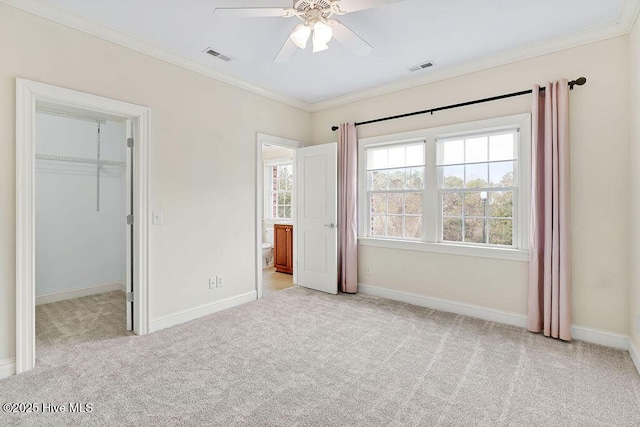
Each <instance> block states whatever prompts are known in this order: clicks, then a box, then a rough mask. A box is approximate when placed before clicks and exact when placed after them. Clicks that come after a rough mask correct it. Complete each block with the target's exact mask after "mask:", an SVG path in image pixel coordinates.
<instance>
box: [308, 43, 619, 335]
mask: <svg viewBox="0 0 640 427" xmlns="http://www.w3.org/2000/svg"><path fill="white" fill-rule="evenodd" d="M628 45H629V38H628V37H626V36H625V37H618V38H615V39H610V40H607V41H603V42H599V43H594V44H590V45H586V46H582V47H579V48H575V49H571V50H566V51H563V52H559V53H555V54H551V55H546V56H542V57H538V58H534V59H530V60H526V61H521V62H517V63H513V64H509V65H505V66H501V67H496V68H494V69H490V70H486V71H482V72H477V73H473V74H469V75H465V76H461V77H457V78H452V79H449V80H444V81H440V82H437V83H432V84H429V85H425V86H421V87H417V88H413V89H410V90H405V91H400V92H396V93H392V94H388V95H384V96H379V97H376V98H373V99H369V100H366V101H360V102H356V103H352V104H349V105H345V106H341V107H337V108H332V109H329V110H325V111H321V112H317V113H314V114H313V116H312V128H313V138H314V142H315V143H322V142H329V141H333V140H335V138H336V135H335V133H333V132H331V130H330V128H331V126H332V125H337V124H339V123H341V122H346V121H363V120H367V119H374V118H378V117H383V116H388V115H395V114H399V113H404V112H411V111H415V110H422V109H425V108H429V107H438V106H442V105H447V104H452V103H458V102H463V101H469V100H473V99H477V98H484V97H489V96H494V95H498V94H502V93H509V92H514V91H519V90H523V89H527V88H529V87H531V85H532V84H533V83H534V82H538V83H544V82H545V81H547V80H555V79H559V78H562V77H566V78H569V79H572V78H577V77H580V76H585V77H587V79H588V83H587V85H586V86H584V87H581V88H578V89H576V90H575V91H573V92H572V93H571V136H572V144H573V145H572V152H571V179H572V196H571V201H572V205H573V211H572V216H571V223H572V233H573V236H572V243H573V262H572V274H573V307H574V312H573V321H574V324H577V325H582V326H588V327H593V328H599V329H603V330H605V331H612V332H618V333H621V334H627V333H628V319H629V314H628V312H629V309H628V302H627V298H628V295H629V257H628V251H629V243H628V242H629V238H628V234H629V228H630V224H629V213H628V212H629V161H628V156H629V95H628V92H629V50H628V49H629V46H628ZM530 111H531V97H529V96H523V97H519V98H512V99H508V100H503V101H499V102H492V103H488V104H482V105H477V106H472V107H466V108H461V109H456V110H450V111H444V112H439V113H436V114H435V115H433V116H431V115H423V116H416V117H413V118H405V119H399V120H395V121H390V122H385V123H379V124H374V125H368V126H363V127H361V128H359V136H360V137H369V136H377V135H384V134H391V133H398V132H403V131H409V130H415V129H423V128H429V127H434V126H441V125H447V124H453V123H460V122H468V121H473V120H480V119H486V118H491V117H498V116H505V115H511V114H516V113H525V112H530ZM365 264H370V265H372V266H373V270H372V274H370V275H365V274H364V265H365ZM359 275H360V282H363V283H367V284H371V285H376V286H380V287H384V288H390V289H394V290H399V291H405V292H411V293H416V294H420V295H425V296H434V297H440V298H446V299H451V300H455V301H460V302H464V303H470V304H478V305H482V306H486V307H491V308H496V309H500V310H506V311H511V312H516V313H521V314H526V311H527V308H526V307H527V306H526V293H527V263H523V262H513V261H502V260H488V259H480V258H471V257H463V256H452V255H442V254H432V253H422V252H409V251H402V250H395V249H381V248H373V247H366V248H361V252H360V257H359Z"/></svg>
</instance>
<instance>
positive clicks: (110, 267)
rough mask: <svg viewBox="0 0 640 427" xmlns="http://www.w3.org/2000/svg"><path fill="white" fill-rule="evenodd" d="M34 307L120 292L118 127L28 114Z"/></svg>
mask: <svg viewBox="0 0 640 427" xmlns="http://www.w3.org/2000/svg"><path fill="white" fill-rule="evenodd" d="M35 149H36V154H35V212H36V218H35V249H36V250H35V265H36V277H35V279H36V304H44V303H49V302H55V301H59V300H62V299H69V298H75V297H78V296H84V295H89V294H91V293H100V292H106V291H112V290H116V289H121V290H124V283H125V277H126V234H125V233H126V221H125V215H126V212H125V210H126V194H127V192H126V182H127V180H126V123H125V122H124V121H120V122H118V121H109V120H102V119H97V118H93V117H90V116H84V115H82V114H76V113H67V112H60V111H52V110H45V109H42V110H38V111H37V114H36V147H35Z"/></svg>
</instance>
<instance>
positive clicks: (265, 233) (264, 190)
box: [256, 134, 302, 298]
mask: <svg viewBox="0 0 640 427" xmlns="http://www.w3.org/2000/svg"><path fill="white" fill-rule="evenodd" d="M257 140H258V144H257V162H256V176H257V178H258V179H257V180H256V181H257V185H256V194H257V203H256V207H257V209H256V235H257V237H258V238H257V246H258V256H257V257H256V258H257V262H256V271H257V277H256V283H257V286H256V288H257V289H256V291H257V294H258V298H262V296H263V295H268V294H270V293H273V292H278V291H281V290H283V289H287V288H290V287H291V286H293V285H294V284H296V283H297V237H296V232H295V231H296V221H297V218H296V213H297V209H296V191H295V189H296V159H297V149H298V148H300V147H302V143H299V142H296V141H291V140H287V139H284V138H278V137H274V136H270V135H264V134H258V138H257Z"/></svg>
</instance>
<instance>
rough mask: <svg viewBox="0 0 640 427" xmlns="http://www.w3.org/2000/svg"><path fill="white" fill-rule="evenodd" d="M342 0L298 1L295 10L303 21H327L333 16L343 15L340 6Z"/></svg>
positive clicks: (294, 6)
mask: <svg viewBox="0 0 640 427" xmlns="http://www.w3.org/2000/svg"><path fill="white" fill-rule="evenodd" d="M339 3H340V0H297V1H295V3H294V5H293V8H294V9H295V10H296V15H297V16H298V18H300V19H301V20H303V21H307V20H309V19H318V20H323V21H324V20H326V19H327V18H330V17H331V16H332V15H342V14H343V13H344V12H342V11H341V10H340V6H339V5H338V4H339Z"/></svg>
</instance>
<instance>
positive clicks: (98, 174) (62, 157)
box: [16, 79, 150, 374]
mask: <svg viewBox="0 0 640 427" xmlns="http://www.w3.org/2000/svg"><path fill="white" fill-rule="evenodd" d="M149 112H150V111H149V109H148V108H147V107H142V106H138V105H134V104H130V103H126V102H122V101H117V100H113V99H109V98H104V97H100V96H96V95H91V94H88V93H83V92H78V91H74V90H70V89H65V88H61V87H56V86H52V85H48V84H44V83H40V82H34V81H30V80H24V79H16V373H18V374H20V373H22V372H26V371H29V370H31V369H33V368H34V366H35V364H36V311H37V310H36V303H38V302H40V303H42V304H41V305H42V306H44V305H46V304H45V303H47V302H48V303H53V304H56V303H58V302H62V303H64V302H65V301H70V300H72V299H76V298H70V299H67V297H80V299H82V297H83V295H84V297H86V298H88V297H90V295H88V294H89V293H91V294H94V295H96V292H97V291H111V289H112V288H113V289H114V291H113V292H117V293H118V296H119V300H118V302H116V303H114V304H120V312H121V313H122V312H123V311H124V312H126V313H127V314H126V316H125V319H122V317H121V316H120V318H119V322H120V323H119V325H121V326H124V329H125V330H133V332H134V333H135V334H137V335H143V334H146V333H148V331H149V315H148V313H149V307H148V266H149V257H148V253H149V250H148V245H149V240H148V234H149V233H148V228H149V220H148V216H149V206H148V199H149V184H148V181H149V179H148V163H149V154H148V153H149ZM45 115H46V116H47V117H48V118H44V117H45ZM63 119H64V120H63ZM47 120H48V121H49V123H48V124H47V125H46V126H45V127H44V128H43V127H42V126H43V124H44V123H45V121H47ZM71 121H74V122H75V121H82V122H83V125H81V126H80V127H79V128H78V129H80V130H77V132H78V133H79V134H83V135H85V136H84V137H83V138H81V139H82V140H83V141H85V142H84V144H85V146H84V147H81V148H78V147H75V148H73V147H74V143H72V142H71V141H70V140H69V139H71V138H72V137H74V136H73V133H74V132H73V131H71V132H69V133H67V134H66V135H65V134H61V135H62V136H60V135H58V136H57V137H56V138H53V139H54V140H55V141H49V142H45V143H44V144H45V145H44V146H43V145H42V141H38V140H37V137H38V135H39V134H40V135H43V136H47V134H49V136H53V135H54V133H55V132H56V130H55V129H56V128H61V129H66V130H67V131H68V130H69V129H71V127H70V126H67V125H68V124H69V123H71ZM64 123H66V124H64ZM76 124H77V123H76ZM85 125H86V126H85ZM123 126H124V127H123ZM98 127H100V132H98ZM108 127H112V128H113V130H114V131H115V134H114V135H115V138H116V139H118V144H119V146H118V147H113V149H114V150H116V151H113V152H110V150H109V149H107V148H106V147H103V146H102V144H101V143H98V136H100V137H101V136H102V135H101V134H102V132H103V129H104V132H105V133H106V128H108ZM81 128H82V129H81ZM123 129H126V130H125V131H124V132H123ZM86 135H91V136H90V137H88V136H86ZM85 138H86V139H85ZM101 142H102V141H101ZM123 147H124V149H125V150H126V155H125V157H126V158H125V157H122V156H121V154H122V153H121V151H118V150H122V148H123ZM76 149H78V150H80V151H74V150H76ZM83 149H86V150H87V151H86V152H83V151H82V150H83ZM103 149H104V151H103ZM50 150H52V151H50ZM56 150H57V151H56ZM117 153H120V157H118V154H117ZM112 156H113V157H112ZM45 164H46V165H45ZM70 164H73V165H74V167H75V168H76V169H73V168H71V169H69V166H70ZM39 168H40V169H41V170H39ZM47 168H49V169H50V170H49V171H48V172H47V171H45V169H47ZM53 170H55V172H54V171H53ZM123 170H124V172H123ZM89 171H91V173H90V174H89ZM67 175H68V176H67ZM78 177H81V178H82V179H80V178H78ZM112 178H113V181H112V182H109V181H110V180H111V179H112ZM73 179H77V181H73ZM48 181H51V182H48ZM38 182H41V183H44V184H45V185H44V186H42V187H40V188H38V187H37V184H38ZM74 182H75V184H74ZM89 182H91V184H90V185H89ZM118 182H126V189H125V191H124V192H122V193H123V194H125V200H124V201H122V197H121V196H119V199H120V202H113V200H112V199H111V196H113V194H115V193H112V192H111V190H114V189H115V188H117V187H119V184H118ZM47 184H50V185H49V186H48V187H47ZM89 190H90V191H89ZM81 192H82V193H83V194H84V195H88V198H86V199H84V201H83V202H78V201H77V200H75V201H70V200H71V198H73V197H74V195H77V194H76V193H81ZM47 198H49V199H48V200H47ZM65 198H66V199H65ZM62 199H64V200H65V201H62ZM107 200H109V201H107ZM67 203H68V204H69V205H68V206H66V207H67V210H66V211H63V210H59V211H56V212H53V210H51V209H52V208H56V207H60V206H61V205H65V204H67ZM83 203H86V204H87V206H90V209H91V210H93V212H94V215H95V213H96V212H97V211H98V209H101V210H102V212H104V213H106V212H107V211H109V212H111V211H112V213H113V217H112V220H113V222H114V223H115V222H116V221H118V222H119V224H120V225H119V227H120V228H119V231H113V236H112V235H111V234H110V233H102V234H100V233H97V234H100V236H99V239H98V240H102V244H103V245H105V246H107V244H106V241H107V240H109V239H112V238H113V239H114V247H119V248H121V251H119V252H118V253H117V254H116V255H115V257H114V259H115V260H116V261H117V262H119V263H120V265H122V263H123V262H124V265H125V267H124V270H125V274H124V280H123V279H122V277H123V274H122V268H117V267H113V266H111V267H112V268H115V270H119V271H116V272H115V274H116V275H117V278H116V279H115V280H116V282H114V283H100V284H98V285H97V286H92V285H95V283H90V282H92V281H93V280H89V279H86V278H85V279H79V278H78V277H79V276H81V274H80V272H82V271H83V270H87V269H86V268H85V266H84V265H82V264H83V263H84V262H87V260H86V259H84V258H83V257H85V255H87V254H85V253H84V251H85V250H86V247H87V246H86V245H87V242H86V241H82V238H84V237H86V234H91V233H93V232H95V230H94V231H92V227H94V226H96V223H91V221H87V222H85V221H86V218H85V220H83V219H81V218H80V217H79V215H80V212H76V210H79V209H80V208H81V207H82V205H83ZM122 206H126V208H125V209H121V208H122ZM38 207H41V208H43V209H49V210H48V211H47V210H45V211H42V212H41V211H39V210H38ZM83 209H84V207H83ZM88 210H89V209H87V212H88ZM87 212H85V214H86V213H87ZM42 213H44V214H45V215H44V216H41V214H42ZM116 216H119V217H120V218H119V219H117V218H116ZM54 219H55V221H53V223H54V224H53V227H50V225H48V224H46V222H47V221H51V220H54ZM65 221H67V222H68V223H67V224H64V222H65ZM56 225H57V226H58V227H59V228H60V229H64V230H65V233H64V235H60V234H58V235H56V233H57V232H58V233H59V232H60V230H56ZM89 225H90V226H89ZM46 227H49V228H48V229H47V228H46ZM45 229H46V230H47V231H43V230H45ZM38 230H40V233H41V235H40V236H38V235H37V231H38ZM114 230H115V229H114ZM123 234H124V242H125V245H126V246H125V248H124V250H123V251H122V242H123V239H122V235H123ZM39 237H42V238H44V239H45V241H44V242H48V243H47V244H45V245H44V246H42V243H43V242H41V241H38V238H39ZM71 243H73V244H71ZM47 248H48V249H47ZM63 251H67V252H68V253H67V254H66V255H68V258H70V259H72V261H75V262H74V263H73V264H70V265H66V268H65V269H61V270H58V271H56V270H55V268H57V267H60V266H56V265H53V264H55V262H59V261H60V260H59V259H58V258H56V257H58V256H62V255H63V254H60V253H57V252H63ZM87 252H89V251H87ZM123 253H124V259H123ZM101 256H104V252H102V255H100V254H99V253H96V252H91V255H90V256H89V257H87V258H90V259H91V260H98V259H100V257H101ZM48 257H50V258H52V259H53V262H49V265H47V261H46V260H47V258H48ZM37 261H41V262H40V263H38V264H37ZM40 267H43V268H45V270H40V271H39V272H38V271H37V269H39V268H40ZM95 268H96V267H95V266H94V267H93V269H95ZM91 269H92V268H89V269H88V270H91ZM43 271H48V272H49V273H46V274H50V275H51V277H49V279H51V280H50V281H49V282H48V283H45V282H46V281H45V282H43V283H41V284H44V286H45V288H44V289H43V288H42V287H41V286H38V287H39V288H40V289H37V288H38V287H37V281H38V279H39V277H38V276H42V275H43V274H45V273H43ZM84 273H87V271H84ZM91 273H95V272H91ZM102 273H104V274H105V275H104V276H100V277H101V278H99V279H97V280H98V281H102V280H105V279H104V277H107V276H108V274H107V273H108V272H107V273H105V272H102ZM56 275H58V278H62V279H61V280H56V277H54V276H56ZM74 275H76V276H74ZM41 278H43V279H45V278H44V277H41ZM109 280H111V279H109ZM121 281H123V282H124V285H125V288H126V294H125V293H123V292H122V283H120V282H121ZM71 282H73V284H74V286H72V289H69V288H67V289H63V288H56V286H58V285H60V284H62V285H63V286H65V285H66V284H68V283H71ZM46 286H49V288H46ZM101 294H107V292H101ZM91 296H93V295H91ZM38 297H39V298H38ZM55 300H61V301H55ZM122 304H124V310H122ZM87 311H89V312H93V311H94V310H92V309H90V310H87ZM75 320H76V321H77V320H82V315H80V316H79V317H78V318H77V319H75ZM63 323H64V325H62V324H61V325H59V328H60V329H61V330H64V329H65V328H68V327H69V325H71V324H73V323H74V321H73V320H72V321H71V322H68V323H67V322H63ZM120 329H122V328H120Z"/></svg>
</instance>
